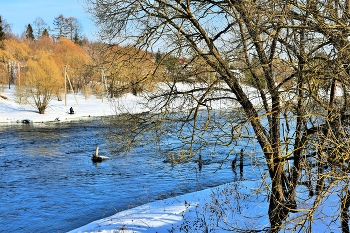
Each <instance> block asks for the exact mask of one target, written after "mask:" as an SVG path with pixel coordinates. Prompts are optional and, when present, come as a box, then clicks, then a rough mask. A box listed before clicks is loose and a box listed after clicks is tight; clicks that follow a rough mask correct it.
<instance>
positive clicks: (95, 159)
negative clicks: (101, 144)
mask: <svg viewBox="0 0 350 233" xmlns="http://www.w3.org/2000/svg"><path fill="white" fill-rule="evenodd" d="M106 159H109V158H108V157H106V156H99V155H98V146H97V147H96V152H95V154H92V158H91V160H92V162H94V163H97V162H102V161H103V160H106Z"/></svg>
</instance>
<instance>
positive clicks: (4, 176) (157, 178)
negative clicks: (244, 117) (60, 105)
mask: <svg viewBox="0 0 350 233" xmlns="http://www.w3.org/2000/svg"><path fill="white" fill-rule="evenodd" d="M106 127H108V126H106V125H103V124H100V123H99V121H98V120H94V121H88V122H87V121H83V122H70V123H51V124H48V125H44V124H43V125H39V126H37V125H5V126H0V159H1V162H0V195H1V205H0V223H1V224H0V232H66V231H69V230H72V229H75V228H78V227H80V226H82V225H85V224H87V223H89V222H91V221H94V220H96V219H100V218H103V217H107V216H109V215H112V214H114V213H115V212H116V211H122V210H125V209H127V208H130V207H134V206H136V205H140V204H144V203H146V202H149V201H153V200H156V199H163V198H166V197H169V196H174V195H178V194H183V193H186V192H191V191H196V190H199V189H203V188H206V187H213V186H216V185H219V184H222V183H226V182H229V181H232V180H233V179H235V177H236V176H235V174H234V173H233V172H232V169H231V163H230V162H227V163H225V164H223V165H222V167H221V169H219V170H217V169H218V167H220V165H221V163H208V164H204V163H203V166H202V171H201V172H199V171H198V164H197V163H196V161H192V162H187V163H185V164H178V165H175V166H171V165H170V164H169V163H164V162H163V161H164V160H165V159H166V158H165V157H164V156H163V155H161V154H155V153H154V149H152V150H151V148H147V146H143V147H142V148H136V149H135V150H133V151H131V153H130V154H128V155H125V156H116V155H114V154H113V145H109V144H108V143H107V142H106V140H105V139H104V137H103V134H102V133H103V131H104V129H105V128H106ZM96 145H99V147H100V150H99V154H100V155H104V156H108V157H110V159H109V160H107V161H105V162H102V163H99V164H94V163H92V161H91V154H92V153H93V152H94V151H95V147H96ZM203 159H205V158H203Z"/></svg>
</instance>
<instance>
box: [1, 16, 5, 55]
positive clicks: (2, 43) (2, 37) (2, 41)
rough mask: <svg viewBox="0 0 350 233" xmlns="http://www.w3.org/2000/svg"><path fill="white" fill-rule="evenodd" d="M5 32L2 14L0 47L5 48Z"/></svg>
mask: <svg viewBox="0 0 350 233" xmlns="http://www.w3.org/2000/svg"><path fill="white" fill-rule="evenodd" d="M4 40H5V32H4V29H3V21H2V16H1V15H0V49H5V44H4Z"/></svg>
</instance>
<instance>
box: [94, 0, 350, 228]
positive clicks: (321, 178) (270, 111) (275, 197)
mask: <svg viewBox="0 0 350 233" xmlns="http://www.w3.org/2000/svg"><path fill="white" fill-rule="evenodd" d="M88 2H89V3H90V6H91V8H90V12H91V13H92V14H93V15H94V16H95V18H96V21H97V23H98V24H99V25H100V27H101V38H102V39H104V40H106V41H107V42H109V43H110V42H113V43H115V42H117V43H128V44H130V45H132V46H135V47H137V48H140V49H144V50H148V51H152V49H154V48H158V49H159V48H162V50H163V51H164V54H165V55H164V56H163V58H159V57H158V58H157V61H158V64H159V66H157V68H160V67H162V61H165V60H166V57H169V56H175V57H178V58H181V57H186V58H187V60H188V61H189V62H188V64H186V65H184V66H182V70H183V71H184V72H186V69H188V68H189V67H194V66H195V61H204V63H205V65H207V66H208V67H210V69H206V72H205V73H208V72H209V73H210V72H211V73H212V74H214V75H209V76H208V77H210V78H203V79H201V80H202V81H201V82H196V83H194V84H193V85H192V88H190V89H185V90H184V89H180V88H179V85H178V82H179V81H180V79H179V75H164V77H165V78H164V80H163V84H166V85H163V86H162V87H163V89H161V90H160V91H159V92H158V93H156V94H155V95H152V96H149V97H148V100H149V101H148V104H149V105H148V106H147V107H148V109H150V110H151V113H150V114H147V115H145V114H140V115H137V116H132V117H131V118H130V119H128V123H129V125H128V127H125V128H124V130H123V128H118V132H119V133H120V134H121V135H123V139H124V141H123V144H122V146H124V148H121V149H128V148H129V146H131V145H132V144H133V143H134V142H135V140H136V139H137V138H138V137H140V136H142V135H145V134H147V136H149V137H150V138H152V139H161V138H162V137H163V136H164V135H169V134H171V135H174V137H176V138H178V139H179V140H181V141H183V142H184V145H185V146H186V145H187V147H185V148H186V149H187V155H188V156H189V157H190V156H193V155H194V152H198V151H200V149H201V148H203V147H206V146H208V145H209V144H208V140H207V139H208V138H210V140H211V141H213V142H214V145H215V144H220V145H225V146H227V147H228V148H229V150H228V151H232V150H234V147H235V145H236V144H237V143H239V142H240V138H242V137H248V136H251V131H250V130H247V129H252V131H253V132H254V139H255V140H256V141H257V142H258V144H259V145H260V148H261V151H262V153H263V155H264V159H265V164H266V166H267V168H268V173H269V178H270V180H271V182H270V197H269V211H268V214H269V220H270V224H271V232H278V231H280V230H281V229H282V228H283V227H284V226H285V220H286V219H287V218H288V217H289V216H290V213H294V212H298V213H299V215H298V216H300V217H298V218H296V221H297V222H295V221H294V223H295V224H294V229H299V230H300V229H303V228H305V227H307V226H308V229H309V231H311V228H312V227H311V225H312V221H313V216H314V213H315V211H316V209H317V207H318V206H319V204H320V203H321V200H323V199H324V198H325V197H326V196H327V193H328V192H329V191H330V190H332V191H335V187H336V185H335V184H342V187H344V189H342V192H343V194H342V195H341V200H340V203H341V205H340V206H341V207H340V209H341V211H340V212H341V219H342V220H341V221H342V226H343V231H344V232H348V230H346V229H348V228H349V227H348V223H347V222H348V215H347V210H348V208H349V203H350V201H349V198H348V186H347V184H348V182H342V181H343V180H344V177H346V175H345V174H346V172H348V164H347V163H348V162H347V161H348V156H347V155H346V154H344V152H345V151H347V150H348V149H349V148H348V140H347V138H348V137H347V136H348V133H347V129H346V127H345V125H346V123H345V122H346V120H347V118H348V117H347V111H348V109H347V90H348V84H349V83H348V81H347V80H348V75H349V66H348V65H347V64H349V62H348V60H349V58H348V56H349V52H348V47H347V45H348V44H349V41H348V35H349V33H348V26H347V22H348V16H349V14H348V11H349V2H348V1H346V2H345V3H340V1H305V2H304V1H303V2H302V1H284V0H277V1H269V0H266V1H251V0H246V1H235V0H228V1H197V0H195V1H162V0H156V1H131V0H130V1H129V0H126V1H111V0H108V1H107V0H88ZM162 46H163V47H162ZM344 61H345V64H346V66H344V65H342V63H343V62H344ZM242 64H243V65H242ZM281 64H283V67H287V69H286V72H283V73H278V74H276V71H277V70H279V69H280V67H281ZM232 65H233V66H237V67H240V71H241V73H244V74H245V75H246V77H249V79H250V81H249V82H247V81H246V82H245V83H249V84H250V85H251V86H252V87H253V88H254V89H255V90H256V92H257V96H256V95H255V96H253V95H251V92H249V91H246V90H247V88H246V86H245V85H244V82H242V80H241V79H240V78H239V77H238V75H237V73H235V72H232V69H231V67H232ZM160 70H161V69H158V70H155V71H154V74H156V73H157V72H158V71H160ZM198 72H200V70H198ZM164 74H167V73H166V72H165V73H164ZM197 74H198V76H201V77H203V75H202V74H200V73H197ZM337 83H341V85H340V87H341V89H342V90H343V94H342V98H341V99H339V98H338V95H337V86H339V85H337ZM338 89H339V88H338ZM256 98H259V102H258V103H257V102H256V101H255V100H256ZM218 102H220V103H223V102H224V103H225V104H227V105H229V106H230V108H228V109H225V111H219V113H220V118H218V117H217V115H218V111H217V110H213V108H212V105H213V104H215V103H218ZM201 110H204V112H205V114H203V113H201V114H200V112H201ZM174 112H177V114H174ZM126 117H127V115H122V116H120V120H125V118H126ZM133 123H135V125H134V124H133ZM244 126H246V127H244ZM170 128H172V129H173V130H170ZM189 128H190V130H189ZM218 129H219V130H218ZM127 134H129V135H130V136H131V137H129V138H128V139H129V141H127V140H125V138H126V135H127ZM150 135H151V136H150ZM128 143H129V144H128ZM336 145H342V146H341V147H337V146H336ZM338 158H343V160H338ZM329 161H331V162H332V168H331V169H330V168H325V164H327V163H329ZM340 164H342V165H341V166H340ZM315 171H316V172H315ZM314 172H315V174H316V177H314V178H312V179H311V178H310V177H313V175H312V174H313V173H314ZM331 174H332V175H335V174H336V177H337V179H336V181H337V182H335V181H334V179H330V177H333V176H332V175H331ZM300 185H307V187H308V188H309V189H310V194H312V193H313V189H314V188H315V189H316V194H317V196H316V197H314V198H313V200H314V202H313V203H314V204H313V206H314V208H311V210H305V209H301V208H298V205H299V204H301V198H300V196H299V195H300V194H298V193H297V191H298V188H299V187H300ZM292 228H293V227H292Z"/></svg>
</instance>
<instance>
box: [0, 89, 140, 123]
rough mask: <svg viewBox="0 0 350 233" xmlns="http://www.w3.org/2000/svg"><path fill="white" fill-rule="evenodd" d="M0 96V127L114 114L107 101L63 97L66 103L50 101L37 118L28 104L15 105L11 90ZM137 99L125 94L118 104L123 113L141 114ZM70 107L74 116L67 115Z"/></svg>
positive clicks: (16, 99)
mask: <svg viewBox="0 0 350 233" xmlns="http://www.w3.org/2000/svg"><path fill="white" fill-rule="evenodd" d="M0 95H1V96H2V97H1V96H0V123H11V124H12V123H21V122H23V120H29V121H30V122H31V123H42V122H54V121H72V120H79V119H85V118H89V117H99V116H110V115H114V114H115V113H116V109H115V107H114V106H115V105H114V103H111V101H110V100H109V99H107V98H104V99H102V98H97V97H96V96H94V95H91V96H90V97H88V98H86V97H85V96H84V95H82V94H80V93H79V94H76V95H74V94H73V93H70V94H67V97H66V103H65V98H64V97H63V100H62V101H58V99H57V98H54V99H52V100H51V101H50V104H49V106H48V108H47V109H46V111H45V114H39V112H38V110H37V109H36V108H35V107H34V106H33V105H32V104H29V103H27V104H20V103H18V102H19V100H18V97H17V96H16V91H15V88H14V87H11V89H8V88H6V89H4V90H3V92H0ZM4 97H5V98H4ZM137 98H138V97H136V96H133V95H131V94H127V95H125V96H123V97H121V98H120V99H119V100H120V101H122V102H123V103H124V105H125V106H127V107H128V109H125V111H130V112H135V111H137V109H139V110H141V109H140V108H139V107H138V106H137V101H136V100H137ZM70 107H72V108H73V110H74V114H69V109H70Z"/></svg>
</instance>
